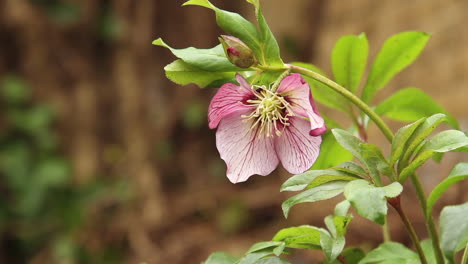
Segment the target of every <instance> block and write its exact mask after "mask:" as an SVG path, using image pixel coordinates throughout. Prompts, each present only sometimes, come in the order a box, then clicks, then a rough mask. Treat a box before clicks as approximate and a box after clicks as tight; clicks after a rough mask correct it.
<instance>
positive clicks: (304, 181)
mask: <svg viewBox="0 0 468 264" xmlns="http://www.w3.org/2000/svg"><path fill="white" fill-rule="evenodd" d="M355 179H358V177H355V176H354V175H351V174H348V173H346V172H341V171H337V170H332V169H328V170H310V171H306V172H304V173H301V174H297V175H294V176H292V177H291V178H289V179H288V180H286V181H285V182H284V183H283V185H282V186H281V189H280V191H282V192H283V191H301V190H304V189H305V188H306V187H309V188H313V187H316V186H319V185H322V184H325V183H328V182H331V181H352V180H355Z"/></svg>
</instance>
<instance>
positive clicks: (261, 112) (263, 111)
mask: <svg viewBox="0 0 468 264" xmlns="http://www.w3.org/2000/svg"><path fill="white" fill-rule="evenodd" d="M252 90H253V93H254V95H255V97H256V99H253V100H247V105H249V106H255V107H256V108H255V110H254V111H253V112H252V113H250V114H249V115H242V118H244V121H245V122H247V121H248V120H255V122H254V123H253V124H252V126H251V128H250V129H255V128H257V126H260V130H259V132H258V135H259V136H260V135H262V134H263V133H265V134H266V136H267V137H271V136H273V133H272V130H274V131H275V134H276V135H277V136H281V133H282V131H283V130H284V128H285V127H287V126H289V118H288V117H289V116H293V115H294V113H293V111H292V110H291V105H290V104H289V103H288V102H287V101H286V100H285V99H284V98H283V97H282V96H281V95H279V94H277V93H275V92H272V91H270V90H269V89H267V88H266V87H265V86H254V87H252ZM278 122H279V123H281V126H280V127H281V128H280V127H278Z"/></svg>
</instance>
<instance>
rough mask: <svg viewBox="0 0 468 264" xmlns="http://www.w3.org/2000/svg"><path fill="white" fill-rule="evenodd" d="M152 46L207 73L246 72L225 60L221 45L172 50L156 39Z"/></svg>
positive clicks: (159, 39)
mask: <svg viewBox="0 0 468 264" xmlns="http://www.w3.org/2000/svg"><path fill="white" fill-rule="evenodd" d="M153 45H157V46H161V47H165V48H167V49H169V50H170V51H171V52H172V54H174V56H176V57H177V58H179V59H181V60H183V61H184V62H185V63H187V64H190V65H192V66H194V67H196V68H198V69H200V70H204V71H209V72H239V71H245V70H246V69H241V68H239V67H236V66H235V65H234V64H232V63H231V62H230V61H229V60H228V59H227V58H226V55H225V54H224V50H223V47H222V45H221V44H220V45H218V46H216V47H214V48H211V49H197V48H193V47H188V48H185V49H174V48H171V47H170V46H169V45H167V44H166V43H165V42H164V41H163V40H162V39H161V38H158V39H157V40H155V41H153Z"/></svg>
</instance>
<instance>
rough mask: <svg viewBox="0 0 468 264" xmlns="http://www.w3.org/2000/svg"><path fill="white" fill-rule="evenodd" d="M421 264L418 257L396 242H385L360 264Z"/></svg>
mask: <svg viewBox="0 0 468 264" xmlns="http://www.w3.org/2000/svg"><path fill="white" fill-rule="evenodd" d="M396 263H398V264H419V263H420V261H419V257H418V255H417V254H416V253H415V252H413V251H411V250H409V249H408V248H406V247H405V246H403V245H402V244H399V243H396V242H385V243H383V244H381V245H380V246H379V247H378V248H376V249H374V250H372V251H371V252H369V253H368V254H367V256H365V257H364V258H363V259H362V260H361V261H360V262H359V264H396Z"/></svg>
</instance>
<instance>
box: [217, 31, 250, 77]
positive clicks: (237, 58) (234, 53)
mask: <svg viewBox="0 0 468 264" xmlns="http://www.w3.org/2000/svg"><path fill="white" fill-rule="evenodd" d="M219 41H220V42H221V44H222V45H223V47H224V52H225V53H226V56H227V57H228V59H229V61H230V62H231V63H232V64H234V65H236V66H237V67H239V68H243V69H246V68H249V67H250V66H252V65H254V64H256V63H257V59H256V58H255V54H254V53H253V51H252V50H251V49H250V48H249V47H248V46H247V45H245V43H244V42H242V41H241V40H240V39H238V38H236V37H233V36H226V35H221V37H220V38H219Z"/></svg>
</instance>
